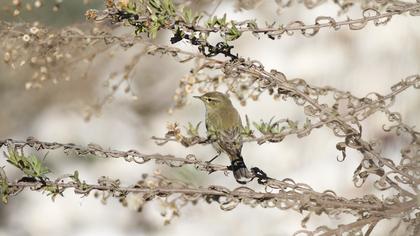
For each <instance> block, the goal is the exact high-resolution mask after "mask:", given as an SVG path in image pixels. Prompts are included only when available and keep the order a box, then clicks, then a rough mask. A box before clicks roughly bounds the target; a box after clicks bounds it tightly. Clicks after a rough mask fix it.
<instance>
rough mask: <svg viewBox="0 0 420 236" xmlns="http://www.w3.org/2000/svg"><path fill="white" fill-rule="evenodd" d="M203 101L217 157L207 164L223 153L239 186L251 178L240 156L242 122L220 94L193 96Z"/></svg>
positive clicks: (236, 112) (210, 93) (208, 130)
mask: <svg viewBox="0 0 420 236" xmlns="http://www.w3.org/2000/svg"><path fill="white" fill-rule="evenodd" d="M194 97H195V98H198V99H200V100H201V101H203V103H204V106H205V107H206V129H207V135H208V137H209V139H210V140H215V142H213V143H212V145H213V147H214V148H215V149H216V151H217V153H218V154H217V155H216V156H215V157H213V158H212V159H211V160H210V161H208V163H210V162H212V161H213V160H214V159H216V158H217V157H219V156H220V154H221V153H222V152H225V153H226V154H227V155H228V156H229V159H230V161H231V166H230V168H229V169H231V170H232V171H233V176H234V177H235V179H236V181H237V182H238V183H240V184H245V183H247V182H248V181H249V179H250V178H251V177H252V174H251V172H250V171H249V170H248V169H247V167H246V165H245V163H244V160H243V158H242V155H241V150H242V136H241V132H242V129H243V128H242V121H241V117H240V116H239V113H238V111H237V110H236V109H235V107H233V105H232V102H231V101H230V99H229V97H228V96H226V95H225V94H223V93H220V92H217V91H215V92H208V93H205V94H203V95H202V96H194Z"/></svg>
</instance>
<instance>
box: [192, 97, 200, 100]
mask: <svg viewBox="0 0 420 236" xmlns="http://www.w3.org/2000/svg"><path fill="white" fill-rule="evenodd" d="M193 98H197V99H200V100H201V96H193Z"/></svg>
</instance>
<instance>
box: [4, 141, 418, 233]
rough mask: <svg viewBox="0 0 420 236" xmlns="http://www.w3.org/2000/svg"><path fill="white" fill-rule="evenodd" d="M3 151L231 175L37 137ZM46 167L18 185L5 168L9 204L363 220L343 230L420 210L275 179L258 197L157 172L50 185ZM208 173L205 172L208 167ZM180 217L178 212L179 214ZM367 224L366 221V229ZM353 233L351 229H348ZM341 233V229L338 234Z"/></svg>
mask: <svg viewBox="0 0 420 236" xmlns="http://www.w3.org/2000/svg"><path fill="white" fill-rule="evenodd" d="M0 147H5V148H7V150H8V153H4V155H5V157H6V158H8V161H9V162H11V163H13V159H12V157H11V156H18V157H14V159H19V158H20V161H18V163H20V162H24V161H25V160H26V157H25V151H24V150H25V148H27V147H30V148H32V149H35V150H38V151H39V150H54V149H58V148H62V149H63V151H64V153H66V154H67V155H70V154H72V155H76V156H80V157H82V156H85V155H87V154H89V155H95V156H98V157H104V158H122V159H124V160H126V161H134V162H135V163H137V164H144V163H146V162H147V161H148V160H151V159H155V160H156V161H157V163H159V164H166V165H169V166H171V167H180V166H182V165H185V164H194V165H195V166H196V168H197V169H198V170H201V171H208V170H209V169H208V167H209V166H211V167H212V171H225V169H224V168H221V167H220V166H216V165H210V164H205V163H203V162H200V161H198V160H196V159H193V158H192V157H187V158H175V157H172V156H162V155H144V154H140V153H139V152H137V151H134V150H130V151H127V152H121V151H113V150H110V151H105V150H104V149H103V148H101V147H100V146H98V145H94V144H90V145H88V146H87V147H80V146H76V145H74V144H60V143H48V142H41V141H38V140H36V139H34V138H32V137H31V138H28V139H27V140H26V141H16V140H11V139H9V140H4V141H2V142H1V143H0ZM33 162H34V163H38V162H37V161H36V159H35V161H33ZM41 165H42V164H39V163H38V164H34V165H31V166H25V165H21V166H19V165H17V167H18V168H20V169H21V170H22V171H23V172H24V173H26V175H25V176H24V177H23V178H21V179H20V180H18V181H9V180H8V177H7V175H6V173H5V172H4V170H3V168H1V169H0V170H1V171H0V172H1V179H0V181H1V193H2V199H3V202H7V201H8V198H9V197H10V196H15V195H16V194H18V193H20V192H21V191H23V190H24V189H26V188H29V189H31V190H32V191H41V192H45V193H47V194H48V195H50V196H51V197H52V199H54V198H56V197H57V196H63V194H64V192H65V190H66V189H73V191H74V192H75V193H76V194H80V195H82V196H87V195H89V193H91V192H92V191H94V192H96V193H95V195H97V196H100V197H101V199H102V201H106V200H107V199H108V198H110V197H114V198H117V199H118V200H119V201H120V202H121V203H122V204H123V205H125V206H127V204H128V201H129V197H128V196H129V195H132V197H133V196H134V197H136V198H139V199H141V201H137V204H138V205H137V206H136V208H137V209H138V210H141V208H142V207H143V205H144V204H145V203H146V202H147V201H150V200H152V199H154V198H159V199H162V201H164V202H166V203H167V204H168V206H171V207H170V208H169V207H168V209H171V211H172V215H177V214H179V212H178V211H179V208H180V207H182V206H184V205H186V204H187V203H192V204H196V203H197V201H199V200H200V199H202V200H204V201H205V202H207V203H212V202H215V203H218V204H219V205H220V208H221V209H222V210H232V209H234V208H235V207H236V206H237V205H238V204H245V205H249V206H251V207H256V206H258V205H259V206H262V207H265V208H266V207H270V208H278V209H281V210H286V209H292V210H295V211H299V212H301V213H304V212H308V213H315V214H326V215H328V216H331V217H332V216H338V215H342V214H351V215H354V216H357V217H359V220H358V221H357V222H358V224H357V227H350V226H340V227H339V230H343V229H344V230H345V231H352V232H356V231H360V230H361V229H362V228H363V227H364V226H365V225H374V224H376V223H377V222H378V221H380V220H382V219H385V218H390V217H395V216H399V215H401V214H404V215H407V216H408V218H407V220H409V221H410V220H413V219H411V218H410V217H409V215H410V213H411V212H413V211H414V209H415V208H416V206H417V205H416V199H415V198H414V199H410V200H407V201H399V202H395V201H390V200H389V199H388V200H385V201H382V200H380V199H378V198H377V197H375V196H374V195H365V196H363V197H362V198H355V199H346V198H343V197H338V196H337V195H336V194H335V193H334V192H333V191H331V190H326V191H324V192H322V193H319V192H316V191H314V190H313V189H312V188H311V187H309V186H308V185H306V184H299V183H295V182H294V181H293V180H291V179H284V180H281V181H280V180H275V179H272V178H267V177H265V178H260V179H259V181H258V183H259V184H261V185H262V186H263V187H264V190H265V191H264V192H257V191H255V190H253V189H251V188H249V187H239V188H236V189H233V190H229V189H227V188H226V187H223V186H208V187H199V188H197V187H193V186H191V185H189V184H188V183H183V182H180V181H177V180H172V179H168V178H165V177H164V176H162V175H161V174H160V173H155V174H154V175H153V176H151V177H148V175H147V174H145V175H143V179H141V180H139V181H138V182H137V183H136V184H134V185H130V186H122V185H121V183H120V181H119V180H113V179H110V178H109V177H101V178H100V179H98V181H97V182H98V183H97V184H88V183H86V182H85V181H83V180H81V179H80V177H79V172H78V171H75V172H74V173H73V174H66V175H63V176H61V177H58V178H56V179H55V180H50V179H49V178H48V177H47V176H45V175H35V174H29V173H37V172H36V171H32V172H30V171H28V170H31V169H33V170H36V169H37V168H41V167H40V166H41ZM204 166H205V167H206V168H203V167H204ZM175 212H177V213H175ZM307 220H309V215H308V216H307V217H305V218H304V219H303V222H302V224H303V225H304V224H305V223H306V221H307ZM361 222H364V223H363V224H362V223H361ZM346 229H347V230H346ZM336 230H338V229H336ZM319 232H326V233H327V234H331V233H332V232H334V229H325V228H319V229H317V230H316V231H315V232H313V233H319ZM297 233H306V234H311V232H309V231H299V232H297Z"/></svg>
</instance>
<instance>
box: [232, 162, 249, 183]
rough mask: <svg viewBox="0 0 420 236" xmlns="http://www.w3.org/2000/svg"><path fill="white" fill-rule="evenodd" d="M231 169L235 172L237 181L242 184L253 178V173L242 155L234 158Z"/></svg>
mask: <svg viewBox="0 0 420 236" xmlns="http://www.w3.org/2000/svg"><path fill="white" fill-rule="evenodd" d="M230 169H231V170H232V172H233V176H234V177H235V179H236V182H238V183H240V184H246V183H248V182H249V180H250V178H252V173H251V172H250V171H249V170H248V168H246V165H245V162H244V160H243V158H242V157H241V156H239V157H235V158H234V159H232V161H231V166H230Z"/></svg>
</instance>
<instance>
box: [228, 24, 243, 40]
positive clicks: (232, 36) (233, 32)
mask: <svg viewBox="0 0 420 236" xmlns="http://www.w3.org/2000/svg"><path fill="white" fill-rule="evenodd" d="M239 37H241V32H240V31H239V30H238V28H236V26H235V23H234V22H232V27H231V28H230V29H229V30H228V32H226V40H227V41H233V40H236V39H238V38H239Z"/></svg>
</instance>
